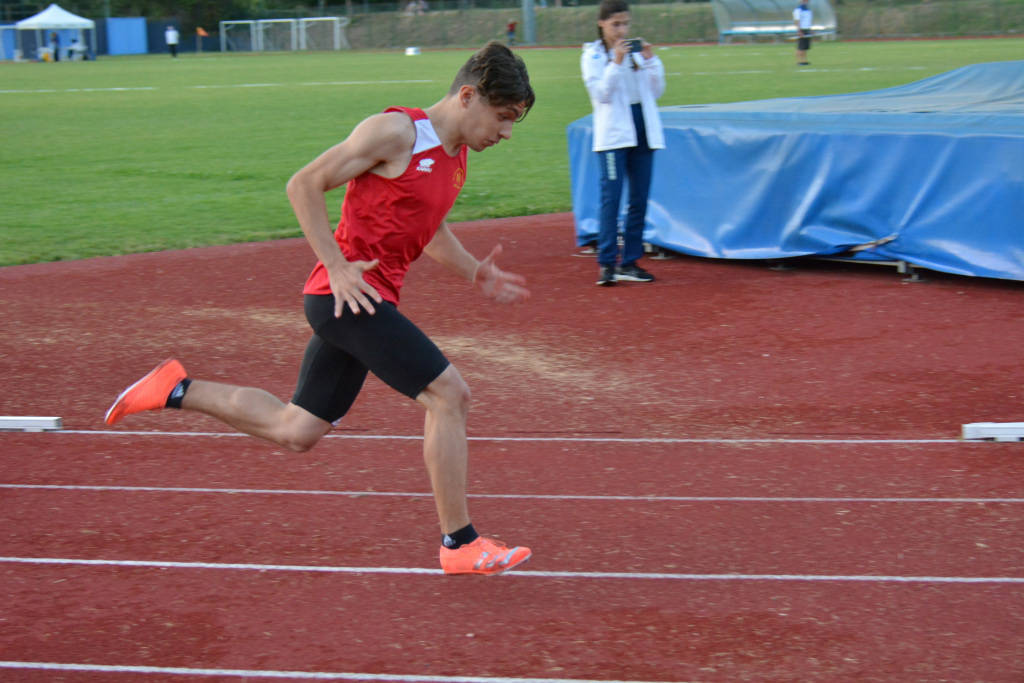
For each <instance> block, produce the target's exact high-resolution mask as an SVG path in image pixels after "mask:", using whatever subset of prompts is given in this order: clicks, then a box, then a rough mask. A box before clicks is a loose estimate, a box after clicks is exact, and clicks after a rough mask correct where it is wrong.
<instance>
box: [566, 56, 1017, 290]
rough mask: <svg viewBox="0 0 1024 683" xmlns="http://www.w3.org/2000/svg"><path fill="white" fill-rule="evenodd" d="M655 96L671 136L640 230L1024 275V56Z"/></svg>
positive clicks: (766, 252) (579, 225)
mask: <svg viewBox="0 0 1024 683" xmlns="http://www.w3.org/2000/svg"><path fill="white" fill-rule="evenodd" d="M660 112H661V117H662V121H663V123H664V126H665V137H666V149H665V150H659V151H658V152H656V153H655V157H654V158H655V161H654V180H653V182H652V185H651V196H650V203H649V204H648V211H647V225H646V227H645V232H644V239H645V241H647V242H650V243H652V244H655V245H658V246H661V247H664V248H667V249H670V250H673V251H677V252H681V253H686V254H692V255H696V256H707V257H715V258H729V259H778V258H786V257H794V256H810V255H837V254H844V255H852V256H854V257H856V258H862V259H876V260H900V261H906V262H909V263H912V264H915V265H918V266H922V267H926V268H930V269H933V270H938V271H943V272H949V273H956V274H961V275H977V276H983V277H995V278H1005V279H1014V280H1024V61H1014V62H996V63H991V64H976V65H973V66H968V67H963V68H961V69H956V70H955V71H950V72H948V73H945V74H940V75H938V76H934V77H931V78H926V79H924V80H921V81H917V82H915V83H910V84H908V85H904V86H899V87H894V88H887V89H885V90H877V91H872V92H865V93H853V94H847V95H829V96H822V97H799V98H784V99H774V100H761V101H755V102H738V103H732V104H708V105H693V106H679V107H662V108H661V110H660ZM591 119H592V117H590V116H587V117H584V118H582V119H579V120H577V121H575V122H573V123H572V124H570V125H569V128H568V138H569V162H570V164H569V165H570V175H571V183H572V197H573V212H574V214H575V221H576V236H577V241H578V243H579V244H585V243H587V242H589V241H591V240H592V239H594V238H595V236H596V234H597V226H598V208H599V207H598V202H599V188H598V177H599V176H598V165H597V154H596V153H594V152H593V151H591V134H592V120H591ZM624 204H625V200H623V214H624V213H625V206H624ZM871 243H875V244H874V245H873V246H870V245H871ZM851 250H852V251H851Z"/></svg>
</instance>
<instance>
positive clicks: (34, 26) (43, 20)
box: [14, 3, 96, 54]
mask: <svg viewBox="0 0 1024 683" xmlns="http://www.w3.org/2000/svg"><path fill="white" fill-rule="evenodd" d="M14 27H15V28H16V29H17V30H18V53H19V54H21V32H22V31H35V32H36V45H37V46H44V45H46V38H45V36H44V33H45V32H46V31H60V30H65V29H71V30H77V31H78V40H79V42H81V43H83V44H84V43H85V39H84V35H83V33H84V32H85V31H92V35H91V37H92V40H91V41H90V45H92V53H93V54H96V22H95V21H93V20H92V19H86V18H84V17H80V16H78V15H77V14H72V13H71V12H68V11H67V10H66V9H64V8H62V7H60V6H59V5H57V4H56V3H53V4H51V5H50V6H49V7H47V8H46V9H44V10H43V11H42V12H40V13H39V14H36V15H35V16H31V17H29V18H28V19H22V20H21V21H19V22H18V23H16V24H15V25H14Z"/></svg>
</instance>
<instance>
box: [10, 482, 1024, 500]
mask: <svg viewBox="0 0 1024 683" xmlns="http://www.w3.org/2000/svg"><path fill="white" fill-rule="evenodd" d="M0 489H12V490H29V491H31V490H46V491H117V492H125V493H204V494H205V493H216V494H228V495H239V494H248V495H285V496H341V497H350V498H364V497H369V496H378V497H385V498H432V497H433V494H432V493H431V492H430V491H419V492H417V491H330V490H322V489H319V490H318V489H238V488H226V489H225V488H206V487H192V486H99V485H81V484H0ZM469 497H470V498H491V499H504V500H556V501H558V500H591V501H625V502H642V503H844V504H846V503H952V504H976V503H981V504H985V503H992V504H996V503H999V504H1019V503H1024V498H895V497H844V498H833V497H827V496H625V495H611V496H602V495H582V494H546V493H470V494H469Z"/></svg>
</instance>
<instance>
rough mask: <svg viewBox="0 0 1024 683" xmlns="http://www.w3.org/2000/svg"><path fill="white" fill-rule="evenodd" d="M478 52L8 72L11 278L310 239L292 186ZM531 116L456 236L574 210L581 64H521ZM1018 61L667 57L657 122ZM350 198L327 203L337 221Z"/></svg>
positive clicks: (990, 48)
mask: <svg viewBox="0 0 1024 683" xmlns="http://www.w3.org/2000/svg"><path fill="white" fill-rule="evenodd" d="M469 54H470V51H469V50H439V51H425V52H424V53H423V54H421V55H419V56H416V57H407V56H405V55H404V53H403V52H402V51H393V52H339V53H313V54H291V53H286V54H267V55H238V54H235V55H220V54H202V55H183V56H181V57H179V58H178V59H176V60H172V59H170V58H169V57H166V56H159V55H152V56H140V57H113V58H103V59H100V60H99V61H97V62H85V63H63V62H62V63H58V64H13V63H9V62H5V63H0V103H2V104H0V129H2V130H3V131H4V144H3V147H2V151H0V155H2V157H3V164H2V170H0V173H2V174H3V189H4V192H3V196H4V198H3V203H2V205H0V265H11V264H20V263H32V262H38V261H53V260H67V259H78V258H84V257H89V256H99V255H109V254H119V253H130V252H140V251H155V250H162V249H171V248H183V247H193V246H204V245H211V244H225V243H231V242H242V241H253V240H266V239H274V238H282V237H294V236H298V235H301V232H300V231H299V228H298V225H297V224H296V222H295V218H294V216H293V214H292V211H291V207H290V206H289V204H288V200H287V198H286V197H285V193H284V186H285V183H286V182H287V180H288V178H289V177H290V176H291V174H292V173H293V172H295V171H296V170H297V169H299V168H300V167H301V166H303V165H304V164H305V163H307V162H308V161H309V160H311V159H312V158H313V157H315V156H316V155H317V154H319V153H320V152H322V151H323V150H324V149H326V148H327V147H329V146H331V145H332V144H334V143H336V142H338V141H340V140H342V139H343V138H344V137H345V136H346V135H347V134H348V133H349V132H350V131H351V129H352V127H353V126H354V125H355V124H356V123H358V122H359V121H360V120H361V119H363V118H364V117H366V116H367V115H369V114H371V113H374V112H377V111H380V110H381V109H383V108H385V107H386V106H389V105H392V104H402V105H407V106H423V107H426V106H429V105H431V104H433V103H434V102H436V101H437V100H438V99H439V98H440V97H441V96H442V95H443V93H444V92H445V91H446V90H447V88H448V86H449V84H450V81H451V78H452V77H453V76H454V74H455V71H456V70H457V69H458V67H459V66H460V65H461V64H462V63H463V62H464V61H465V59H466V58H467V57H468V56H469ZM521 54H522V55H523V57H524V59H525V60H526V62H527V65H528V67H529V69H530V74H531V78H532V80H533V83H534V88H535V90H536V91H537V105H536V106H535V107H534V109H533V111H532V112H531V113H530V115H529V116H528V117H527V118H526V120H525V121H524V122H522V123H520V124H518V125H517V126H516V128H515V130H514V132H513V136H512V139H511V140H510V141H506V142H503V143H501V144H500V145H498V146H497V147H495V148H492V149H489V150H487V151H485V152H483V153H481V154H471V155H470V172H469V179H468V182H467V183H466V186H465V189H464V190H463V192H462V195H461V196H460V198H459V200H458V202H456V205H455V208H454V209H453V211H452V214H451V216H450V218H451V219H452V220H455V221H462V220H473V219H477V218H491V217H502V216H520V215H530V214H537V213H548V212H559V211H568V210H571V208H572V205H571V198H570V193H569V168H568V158H567V147H566V141H565V128H566V126H567V125H568V124H569V123H571V122H572V121H574V120H576V119H578V118H579V117H581V116H585V115H586V114H589V113H590V103H589V101H588V99H587V96H586V92H585V90H584V88H583V84H582V82H581V80H580V75H579V54H580V52H579V48H578V47H571V48H560V49H526V50H523V51H522V52H521ZM1021 54H1024V39H1017V38H1007V39H986V40H949V41H924V40H922V41H898V42H832V43H828V42H826V43H816V44H815V45H814V48H813V49H812V51H811V53H810V58H811V62H812V66H811V67H810V68H807V67H804V68H803V69H801V68H798V67H796V66H795V65H794V63H793V62H794V59H793V45H792V44H791V43H784V44H783V43H780V44H774V45H770V44H760V45H728V46H719V45H696V46H671V47H665V48H661V49H660V51H659V55H660V56H661V58H662V59H663V60H664V62H665V67H666V71H667V73H668V87H667V89H666V92H665V95H664V96H663V97H662V98H661V100H660V101H659V104H661V105H663V106H667V105H674V104H695V103H703V102H732V101H740V100H750V99H762V98H772V97H791V96H802V95H823V94H832V93H844V92H858V91H865V90H874V89H878V88H885V87H889V86H893V85H899V84H902V83H908V82H911V81H915V80H918V79H921V78H925V77H927V76H931V75H934V74H938V73H941V72H944V71H948V70H950V69H954V68H957V67H959V66H964V65H967V64H973V63H978V62H989V61H1003V60H1011V59H1016V58H1019V56H1020V55H1021ZM342 196H343V190H340V189H339V190H338V191H336V192H334V193H332V195H331V196H330V197H328V205H329V206H328V208H329V210H330V212H331V216H332V219H333V220H336V219H337V215H338V207H339V206H340V203H341V199H342Z"/></svg>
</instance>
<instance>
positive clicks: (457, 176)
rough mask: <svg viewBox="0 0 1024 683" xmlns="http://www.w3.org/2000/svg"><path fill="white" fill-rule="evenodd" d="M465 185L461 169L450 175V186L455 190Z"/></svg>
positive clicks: (464, 175) (463, 173) (464, 177)
mask: <svg viewBox="0 0 1024 683" xmlns="http://www.w3.org/2000/svg"><path fill="white" fill-rule="evenodd" d="M465 183H466V172H465V171H463V170H462V169H461V168H457V169H455V173H453V174H452V185H454V186H455V189H456V190H461V189H462V186H463V185H464V184H465Z"/></svg>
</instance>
